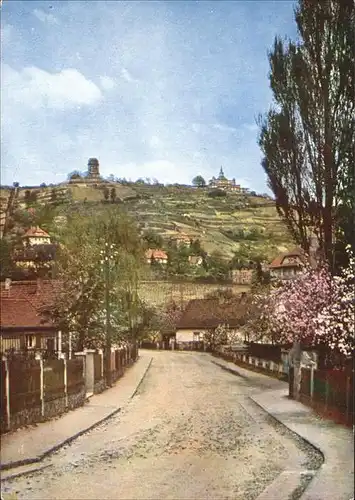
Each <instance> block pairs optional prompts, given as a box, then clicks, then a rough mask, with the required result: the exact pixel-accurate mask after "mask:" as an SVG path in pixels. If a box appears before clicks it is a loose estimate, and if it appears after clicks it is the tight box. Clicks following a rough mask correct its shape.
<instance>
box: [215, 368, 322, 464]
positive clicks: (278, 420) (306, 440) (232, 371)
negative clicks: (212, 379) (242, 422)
mask: <svg viewBox="0 0 355 500" xmlns="http://www.w3.org/2000/svg"><path fill="white" fill-rule="evenodd" d="M212 363H213V364H215V365H217V366H219V367H220V368H222V370H225V371H227V372H229V373H232V374H233V375H236V376H237V377H241V378H243V379H244V380H248V377H246V376H245V375H242V374H241V373H238V372H237V371H236V370H233V368H229V367H228V366H224V365H221V364H219V363H217V362H215V361H212ZM270 391H271V392H272V389H270ZM248 397H249V398H250V399H251V400H252V401H253V402H254V403H255V404H256V405H258V406H259V408H261V409H262V410H263V411H264V412H265V413H267V414H268V415H269V416H270V417H271V418H273V419H274V420H276V422H278V423H279V424H281V425H283V426H284V427H286V429H288V430H289V431H290V432H291V433H292V434H294V435H295V436H298V437H300V438H301V439H303V441H305V442H306V443H307V444H308V445H309V446H311V447H312V448H314V449H315V451H317V452H318V453H320V454H321V455H322V457H323V464H322V465H321V467H322V466H323V465H324V463H325V455H324V453H323V452H322V450H321V449H320V448H318V446H317V445H315V444H314V443H311V441H309V440H308V439H307V438H305V437H304V436H302V435H301V434H298V432H296V431H294V430H292V429H291V428H290V427H288V425H286V424H285V423H284V422H282V421H281V420H280V419H279V418H277V417H275V416H274V415H273V414H272V413H270V412H269V411H268V410H266V408H264V407H263V406H262V405H261V404H259V403H258V402H257V401H255V399H254V398H253V396H248ZM321 467H319V469H318V470H320V468H321Z"/></svg>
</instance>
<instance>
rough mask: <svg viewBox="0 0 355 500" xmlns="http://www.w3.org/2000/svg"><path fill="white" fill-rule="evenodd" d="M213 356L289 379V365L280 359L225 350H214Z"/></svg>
mask: <svg viewBox="0 0 355 500" xmlns="http://www.w3.org/2000/svg"><path fill="white" fill-rule="evenodd" d="M212 355H213V356H215V357H219V358H222V359H224V360H225V361H229V362H232V363H234V364H236V365H239V366H241V367H244V368H247V369H248V370H252V371H255V372H258V373H264V374H265V375H269V376H272V377H276V378H278V379H280V380H285V381H286V380H288V365H287V364H285V363H284V362H283V360H280V361H278V362H275V361H273V360H269V359H263V358H259V357H256V356H250V355H249V354H248V353H244V352H232V351H230V352H225V351H214V352H213V353H212Z"/></svg>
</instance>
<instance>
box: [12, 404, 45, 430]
mask: <svg viewBox="0 0 355 500" xmlns="http://www.w3.org/2000/svg"><path fill="white" fill-rule="evenodd" d="M43 420H45V419H44V418H43V417H42V412H41V406H34V407H33V408H25V409H24V410H22V411H19V412H17V413H14V414H12V415H11V428H10V430H15V429H18V428H19V427H24V426H25V425H31V424H36V423H38V422H43Z"/></svg>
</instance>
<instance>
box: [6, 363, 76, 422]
mask: <svg viewBox="0 0 355 500" xmlns="http://www.w3.org/2000/svg"><path fill="white" fill-rule="evenodd" d="M84 401H85V381H84V373H83V360H82V359H72V360H64V359H49V360H43V359H42V358H40V359H23V358H19V359H16V358H12V359H6V358H5V359H3V360H2V361H1V431H2V432H6V431H9V430H14V429H16V428H18V427H22V426H24V425H27V424H33V423H36V422H41V421H44V420H47V419H48V418H51V417H53V416H57V415H60V414H61V413H64V412H65V411H67V410H68V409H72V408H75V407H77V406H80V405H82V404H83V403H84Z"/></svg>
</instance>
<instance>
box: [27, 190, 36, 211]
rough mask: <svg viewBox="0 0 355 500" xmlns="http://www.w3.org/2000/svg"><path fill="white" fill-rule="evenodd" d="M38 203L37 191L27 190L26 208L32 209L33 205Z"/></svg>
mask: <svg viewBox="0 0 355 500" xmlns="http://www.w3.org/2000/svg"><path fill="white" fill-rule="evenodd" d="M36 201H37V193H36V191H31V190H30V189H26V191H25V203H26V207H27V208H29V207H32V206H33V205H35V203H36Z"/></svg>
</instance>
